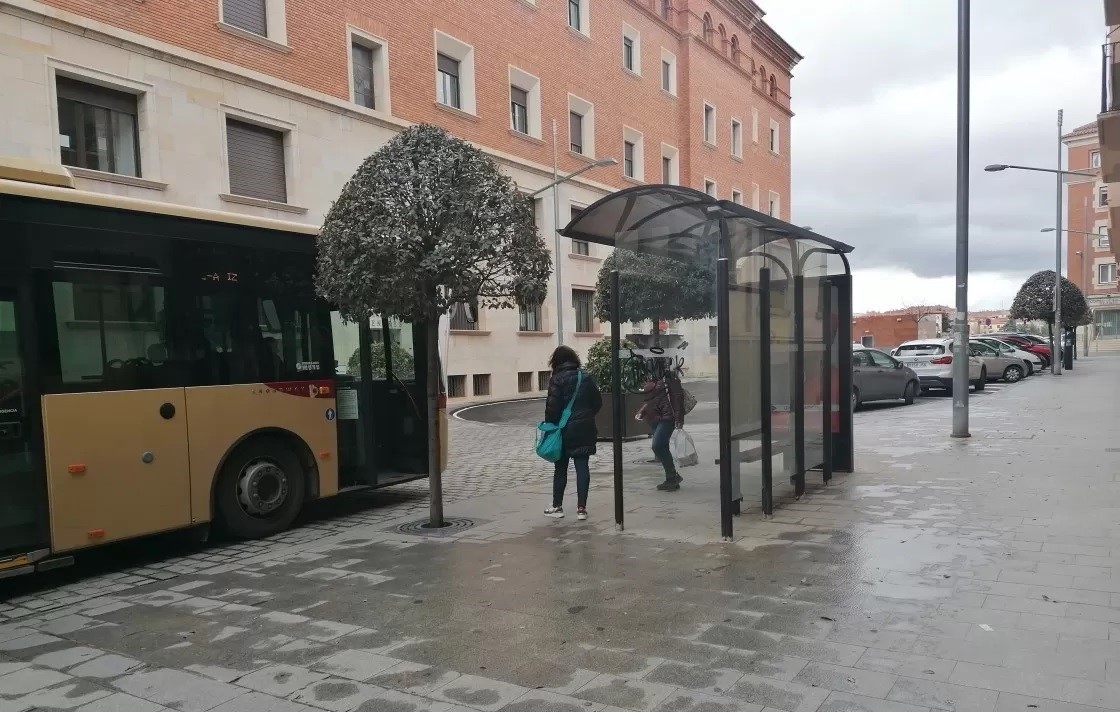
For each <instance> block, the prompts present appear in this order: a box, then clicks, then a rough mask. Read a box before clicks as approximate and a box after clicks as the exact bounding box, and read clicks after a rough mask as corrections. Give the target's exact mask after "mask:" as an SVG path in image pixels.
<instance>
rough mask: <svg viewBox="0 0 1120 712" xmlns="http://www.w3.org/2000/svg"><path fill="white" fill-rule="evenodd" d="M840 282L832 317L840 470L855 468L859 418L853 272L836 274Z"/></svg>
mask: <svg viewBox="0 0 1120 712" xmlns="http://www.w3.org/2000/svg"><path fill="white" fill-rule="evenodd" d="M832 282H833V284H834V285H836V292H835V295H834V296H835V297H836V303H835V305H830V306H833V312H832V314H830V315H829V318H830V319H831V318H833V317H834V316H835V317H836V343H838V344H840V347H839V352H838V353H837V354H836V355H837V357H838V358H837V359H836V365H837V371H836V377H837V378H838V379H839V383H838V384H837V385H839V387H840V388H839V396H838V397H837V399H836V405H837V406H839V412H838V415H839V417H840V433H839V436H840V437H839V438H838V439H833V441H832V445H833V447H832V457H833V461H832V468H833V470H834V471H837V472H852V471H854V470H855V423H854V420H855V418H854V417H853V415H854V413H852V406H851V402H852V347H851V346H846V345H847V344H850V343H852V276H851V275H850V274H845V275H839V276H835V277H832ZM830 326H831V325H830Z"/></svg>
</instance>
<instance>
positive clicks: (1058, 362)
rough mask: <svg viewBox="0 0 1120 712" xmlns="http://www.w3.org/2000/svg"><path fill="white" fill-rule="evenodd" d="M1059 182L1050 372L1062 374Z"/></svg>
mask: <svg viewBox="0 0 1120 712" xmlns="http://www.w3.org/2000/svg"><path fill="white" fill-rule="evenodd" d="M1058 170H1059V171H1061V170H1062V110H1061V109H1058ZM1054 178H1055V181H1056V183H1057V186H1058V188H1057V191H1056V192H1057V196H1056V197H1055V201H1054V202H1055V203H1056V205H1057V217H1056V218H1055V219H1054V226H1055V227H1057V228H1058V229H1057V230H1055V231H1054V337H1053V341H1052V342H1051V344H1050V355H1051V356H1052V357H1053V358H1052V359H1051V360H1050V373H1052V374H1054V375H1055V376H1060V375H1062V357H1061V353H1062V344H1063V343H1064V342H1065V339H1063V338H1062V180H1063V178H1062V174H1061V173H1058V174H1057V175H1056V176H1054Z"/></svg>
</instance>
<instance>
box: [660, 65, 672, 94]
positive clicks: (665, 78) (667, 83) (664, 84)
mask: <svg viewBox="0 0 1120 712" xmlns="http://www.w3.org/2000/svg"><path fill="white" fill-rule="evenodd" d="M672 78H673V65H671V64H669V63H668V62H667V61H665V60H664V59H663V60H661V88H662V89H664V90H665V91H668V92H671V91H672V90H671V87H672V86H673V84H672Z"/></svg>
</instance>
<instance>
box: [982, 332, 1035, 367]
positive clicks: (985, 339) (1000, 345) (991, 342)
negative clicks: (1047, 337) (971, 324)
mask: <svg viewBox="0 0 1120 712" xmlns="http://www.w3.org/2000/svg"><path fill="white" fill-rule="evenodd" d="M972 340H973V341H979V342H981V343H984V344H987V345H988V346H991V347H992V348H993V349H995V350H997V351H999V352H1000V353H1001V354H1004V355H1005V356H1011V357H1012V358H1017V359H1021V360H1023V361H1026V362H1027V369H1028V371H1027V375H1028V376H1033V375H1034V374H1036V373H1042V372H1043V371H1044V370H1045V366H1043V365H1042V364H1043V361H1042V357H1041V356H1039V355H1038V354H1036V353H1033V352H1031V351H1024V350H1022V349H1020V348H1016V346H1015V344H1012V343H1008V342H1006V341H1004V340H1002V339H1000V338H998V337H996V336H974V337H973V338H972Z"/></svg>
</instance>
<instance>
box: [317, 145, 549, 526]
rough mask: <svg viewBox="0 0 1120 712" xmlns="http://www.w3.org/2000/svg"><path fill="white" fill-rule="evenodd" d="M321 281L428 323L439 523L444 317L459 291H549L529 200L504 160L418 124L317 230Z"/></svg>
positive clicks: (532, 297)
mask: <svg viewBox="0 0 1120 712" xmlns="http://www.w3.org/2000/svg"><path fill="white" fill-rule="evenodd" d="M318 243H319V258H318V270H317V274H316V286H317V288H318V291H319V294H320V295H321V296H322V297H323V298H325V299H327V300H329V301H330V302H332V303H334V304H335V305H336V306H337V307H338V309H339V311H340V312H341V314H342V316H343V317H344V318H346V319H348V320H352V321H356V320H360V319H369V318H370V317H371V316H372V315H374V314H379V315H381V316H391V317H398V318H400V319H403V320H405V321H411V322H416V323H423V324H425V327H426V328H425V331H426V334H427V338H426V341H427V355H428V356H427V364H426V367H427V384H428V474H429V487H430V491H431V525H432V526H442V524H443V501H442V496H443V493H442V486H441V480H440V469H439V439H438V437H439V435H438V433H439V429H438V423H437V420H436V411H437V401H438V398H439V319H440V317H442V316H444V315H445V314H447V313H448V311H449V310H450V309H451V307H452V306H453V305H454V304H456V303H461V302H466V303H470V304H472V305H475V306H480V307H486V308H491V309H506V308H513V307H515V306H519V305H521V306H536V305H539V304H541V303H542V302H544V299H545V297H546V296H547V293H548V280H549V276H550V274H551V272H552V266H551V258H550V256H549V253H548V250H547V248H546V247H545V244H544V241H543V240H542V239H541V237H540V235H539V234H538V233H537V229H536V226H535V225H534V222H533V208H532V201H531V200H529V199H528V198H527V197H526V196H525V195H523V194H522V193H521V192H520V191H518V190H517V186H516V184H515V183H514V182H513V180H512V179H510V178H509V177H508V176H505V175H503V174H502V173H501V172H500V171H499V170H498V166H497V164H495V163H494V161H493V160H492V159H491V158H490V157H489V156H487V155H486V154H485V153H483V152H482V151H480V150H479V149H477V148H475V147H474V146H472V145H471V144H469V143H467V142H465V141H462V140H460V139H457V138H454V137H453V136H451V135H450V134H448V133H447V132H446V131H444V130H443V129H441V128H438V127H436V126H430V125H418V126H413V127H411V128H409V129H406V130H405V131H402V132H401V133H399V134H397V135H396V136H395V137H393V139H391V140H390V141H389V142H388V143H386V144H385V145H384V146H382V147H381V148H380V149H378V150H377V151H375V152H374V153H373V154H372V155H370V156H369V157H368V158H366V159H365V160H364V161H363V162H362V164H361V166H359V167H358V170H357V171H356V172H355V173H354V175H353V177H352V178H350V180H349V181H348V182H347V183H346V185H345V186H343V188H342V192H341V193H340V194H339V196H338V199H337V200H336V201H335V202H334V204H333V205H332V206H331V209H330V211H329V212H328V213H327V216H326V219H325V220H324V222H323V228H322V230H321V231H320V233H319V240H318Z"/></svg>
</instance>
